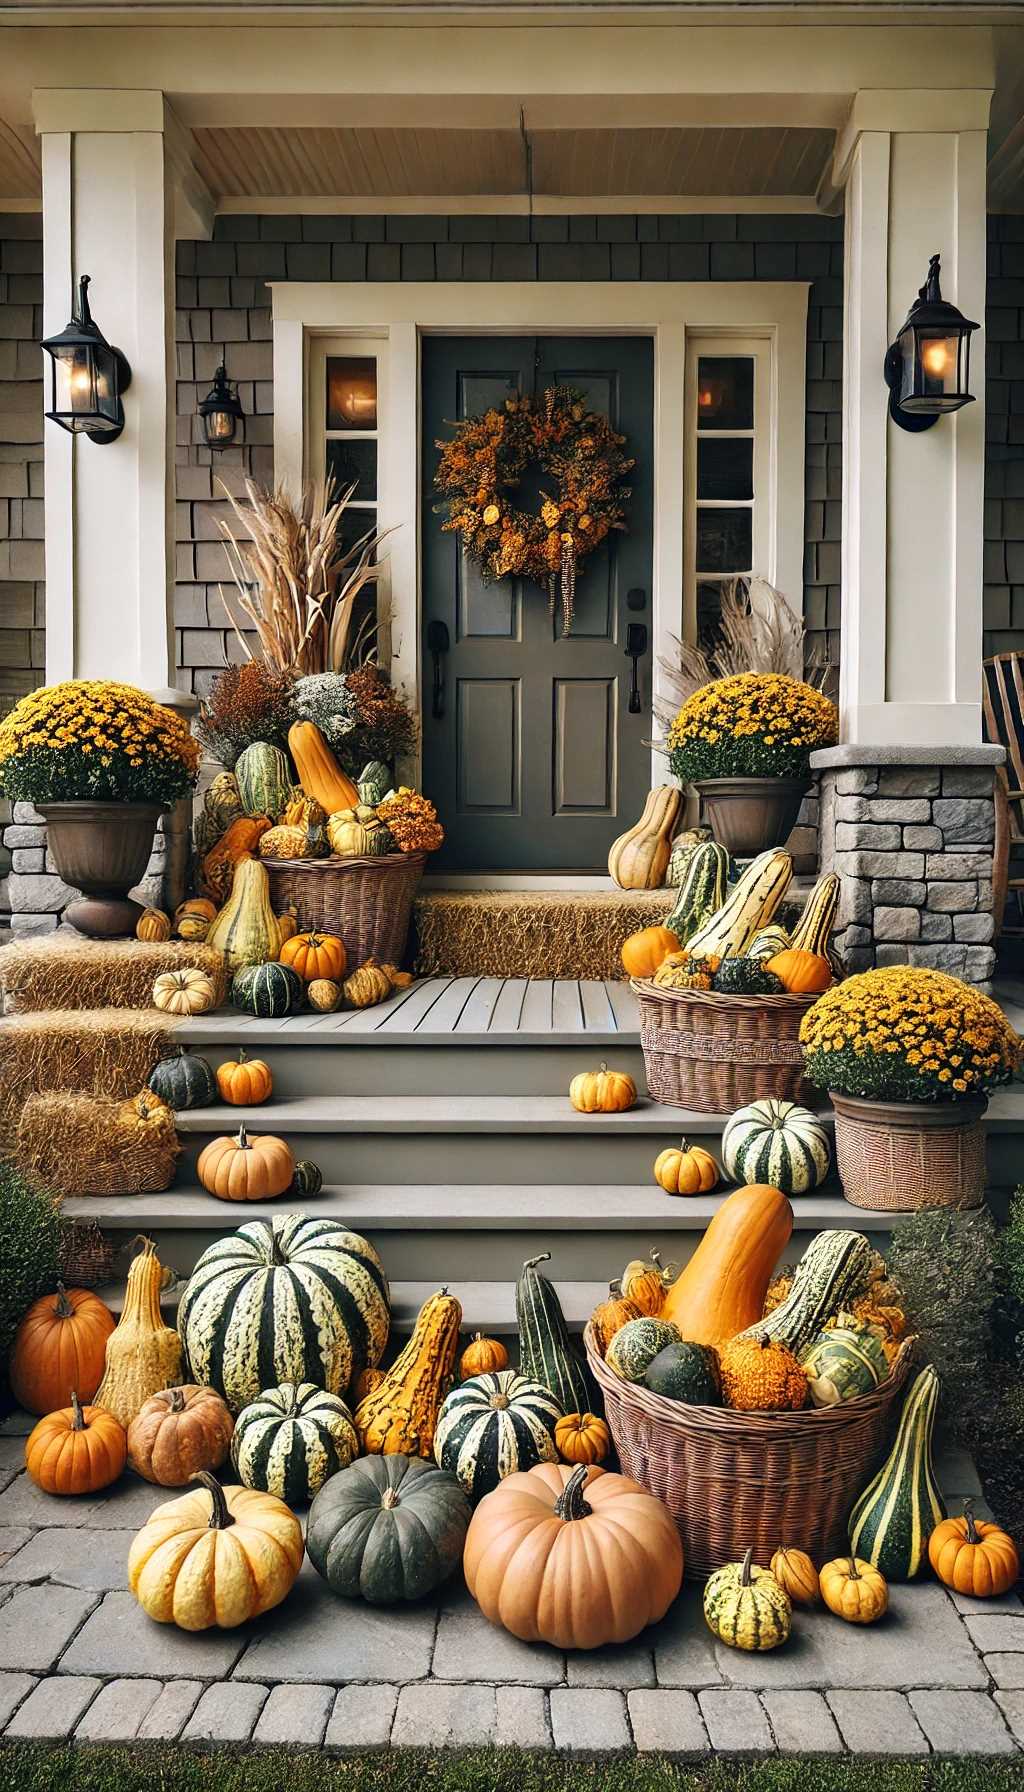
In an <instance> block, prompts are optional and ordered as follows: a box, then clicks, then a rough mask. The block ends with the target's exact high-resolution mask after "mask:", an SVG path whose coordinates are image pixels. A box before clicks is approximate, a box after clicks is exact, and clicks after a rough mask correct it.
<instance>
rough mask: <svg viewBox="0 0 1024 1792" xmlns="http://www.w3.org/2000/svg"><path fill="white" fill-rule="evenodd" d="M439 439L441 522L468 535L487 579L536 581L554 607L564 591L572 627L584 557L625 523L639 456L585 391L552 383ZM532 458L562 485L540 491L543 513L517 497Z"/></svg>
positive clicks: (565, 618) (567, 623)
mask: <svg viewBox="0 0 1024 1792" xmlns="http://www.w3.org/2000/svg"><path fill="white" fill-rule="evenodd" d="M435 445H436V447H438V448H439V449H440V450H441V459H440V462H439V464H438V468H437V473H436V475H435V478H434V484H435V485H436V487H437V489H438V491H439V492H441V493H443V503H441V504H440V505H439V506H438V509H439V510H440V511H443V512H446V513H447V520H446V521H445V522H444V523H443V524H442V527H443V528H444V529H445V530H451V531H454V532H456V533H458V534H459V535H460V536H461V537H462V542H463V546H464V547H465V549H466V552H467V553H468V554H469V556H470V558H471V559H472V560H473V561H474V562H475V563H476V565H477V566H479V568H480V570H481V572H482V573H483V576H484V578H485V579H487V580H491V579H501V578H504V577H505V575H506V574H507V573H512V574H513V575H517V576H518V577H520V578H527V579H532V580H533V581H534V582H535V583H536V584H538V585H543V586H544V587H545V589H546V590H547V593H548V602H549V604H550V606H551V609H552V611H554V607H555V598H556V595H558V594H559V593H560V594H561V599H562V625H563V629H564V632H565V633H566V634H568V633H569V630H570V629H571V627H572V617H573V606H574V601H575V593H576V569H577V566H578V565H579V562H580V561H581V560H583V559H585V557H586V556H587V555H588V554H590V553H593V551H594V549H595V548H596V547H598V546H599V545H600V543H601V542H602V541H604V539H605V537H606V536H607V535H609V534H610V533H611V531H612V530H613V529H625V527H626V520H625V517H626V512H625V502H626V499H627V498H628V497H629V495H630V492H629V487H628V486H626V485H623V483H622V481H623V479H624V478H625V475H626V474H627V473H628V472H629V470H630V468H631V467H632V466H633V465H634V464H635V463H634V461H632V460H631V459H630V458H629V457H628V455H626V454H624V453H623V448H624V446H625V437H624V436H620V435H618V434H617V432H616V431H615V430H614V429H613V428H612V425H611V423H610V422H609V420H608V418H607V417H602V416H600V415H599V414H598V413H597V412H596V411H588V410H587V408H586V401H585V399H584V397H583V394H582V393H581V392H577V391H575V390H574V389H573V388H572V387H571V386H550V387H549V388H548V390H547V391H546V392H545V393H544V394H543V396H542V397H540V398H526V397H514V398H508V399H506V401H505V404H504V406H503V407H502V408H501V409H494V410H490V411H485V412H484V414H483V416H479V417H467V418H465V419H464V421H463V422H461V423H459V424H457V425H456V428H455V434H454V436H453V437H452V439H451V440H450V441H438V442H437V443H436V444H435ZM530 465H536V466H539V467H540V469H541V471H542V473H544V474H547V476H548V477H549V479H550V480H551V483H552V486H553V487H554V488H555V489H554V491H553V493H552V494H551V495H549V494H548V493H546V492H542V493H541V505H540V510H539V512H534V511H528V510H522V509H520V508H519V507H518V506H517V505H516V503H515V492H516V490H517V488H518V486H519V482H520V480H521V479H522V476H523V473H524V472H525V470H526V468H527V467H528V466H530Z"/></svg>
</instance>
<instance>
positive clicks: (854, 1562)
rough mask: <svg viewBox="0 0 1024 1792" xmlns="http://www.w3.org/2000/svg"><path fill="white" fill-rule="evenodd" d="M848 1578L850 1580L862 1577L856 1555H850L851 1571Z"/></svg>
mask: <svg viewBox="0 0 1024 1792" xmlns="http://www.w3.org/2000/svg"><path fill="white" fill-rule="evenodd" d="M848 1578H849V1579H850V1580H860V1579H861V1572H860V1569H859V1568H858V1567H857V1558H856V1556H851V1557H850V1573H849V1576H848Z"/></svg>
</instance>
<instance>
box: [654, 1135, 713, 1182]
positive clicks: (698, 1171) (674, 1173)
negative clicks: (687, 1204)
mask: <svg viewBox="0 0 1024 1792" xmlns="http://www.w3.org/2000/svg"><path fill="white" fill-rule="evenodd" d="M654 1180H655V1182H656V1183H657V1184H658V1187H659V1188H663V1189H664V1190H665V1193H666V1195H706V1194H707V1193H708V1191H709V1189H713V1188H714V1187H715V1186H716V1184H717V1182H718V1165H717V1164H716V1162H715V1160H714V1158H713V1157H712V1155H711V1153H710V1151H705V1149H704V1147H703V1145H688V1144H687V1143H686V1140H685V1139H683V1140H681V1142H680V1144H679V1145H678V1146H674V1145H670V1146H669V1147H668V1148H667V1149H666V1150H665V1151H659V1152H658V1155H657V1157H656V1158H655V1160H654Z"/></svg>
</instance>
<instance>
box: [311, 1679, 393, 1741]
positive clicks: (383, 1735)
mask: <svg viewBox="0 0 1024 1792" xmlns="http://www.w3.org/2000/svg"><path fill="white" fill-rule="evenodd" d="M397 1704H398V1688H397V1686H343V1687H342V1688H341V1691H340V1692H339V1693H338V1696H337V1698H336V1699H335V1701H334V1710H333V1711H332V1712H331V1717H330V1722H329V1723H328V1725H327V1734H326V1736H325V1737H324V1747H325V1748H329V1749H338V1750H340V1751H343V1752H344V1753H346V1754H357V1753H359V1752H360V1751H361V1750H364V1749H371V1748H373V1749H377V1748H387V1745H388V1739H389V1738H390V1735H391V1725H392V1724H393V1722H394V1718H395V1706H396V1705H397Z"/></svg>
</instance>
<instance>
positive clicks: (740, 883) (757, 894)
mask: <svg viewBox="0 0 1024 1792" xmlns="http://www.w3.org/2000/svg"><path fill="white" fill-rule="evenodd" d="M792 876H793V860H792V858H791V857H790V855H789V853H788V852H785V851H784V850H783V849H782V848H781V847H772V848H771V850H770V851H768V852H762V853H759V854H758V856H757V858H756V859H752V860H751V862H750V864H749V865H748V866H747V868H746V870H745V871H744V872H743V874H742V876H740V877H739V878H737V880H736V882H735V883H734V884H733V887H732V889H731V890H730V892H729V894H728V896H727V897H726V899H725V901H724V902H723V903H722V906H721V908H718V909H716V910H715V912H714V914H712V915H711V916H710V917H709V918H708V920H706V921H705V922H703V924H702V925H701V926H700V927H698V928H697V931H696V932H695V933H691V935H690V937H689V939H688V940H687V948H688V950H689V952H690V954H691V956H692V957H694V958H735V957H737V956H738V955H739V954H740V953H743V952H745V951H746V949H747V947H748V946H749V944H750V942H751V940H752V939H753V937H754V935H755V933H758V932H759V931H760V930H761V928H763V927H767V926H768V923H769V922H770V921H771V919H772V917H773V915H774V914H775V911H776V909H777V908H778V906H779V903H780V902H781V901H782V898H783V896H784V895H785V894H786V891H787V889H788V887H789V883H790V879H791V878H792Z"/></svg>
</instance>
